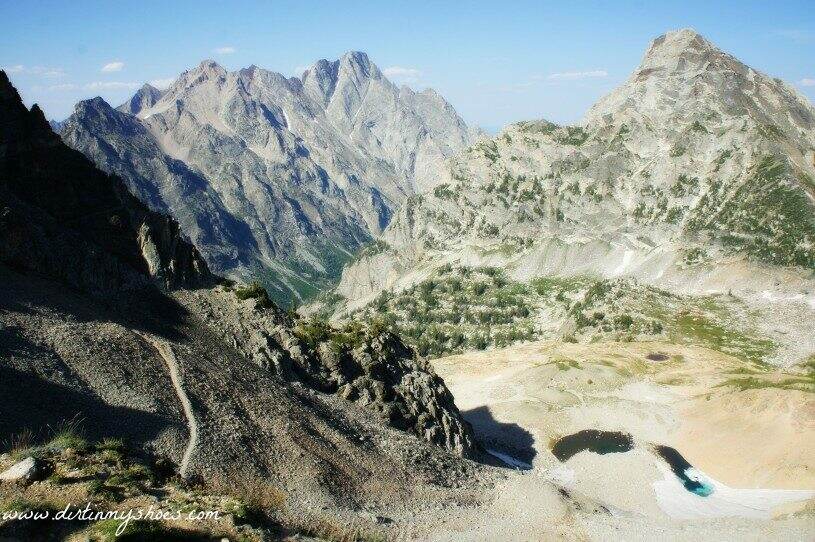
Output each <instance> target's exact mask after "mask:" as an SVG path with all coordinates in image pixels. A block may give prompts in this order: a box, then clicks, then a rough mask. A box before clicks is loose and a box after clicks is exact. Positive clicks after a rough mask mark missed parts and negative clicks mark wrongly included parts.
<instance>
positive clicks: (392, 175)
mask: <svg viewBox="0 0 815 542" xmlns="http://www.w3.org/2000/svg"><path fill="white" fill-rule="evenodd" d="M55 128H57V129H59V131H60V134H61V136H62V138H63V140H64V141H65V142H66V143H67V144H68V145H70V146H71V147H73V148H75V149H77V150H80V151H81V152H83V153H84V154H85V155H86V156H88V158H90V159H91V160H92V161H93V162H95V163H96V164H97V165H98V166H99V167H100V168H101V169H103V170H104V171H107V172H111V173H116V174H118V175H120V176H121V177H122V178H123V179H124V180H125V181H126V183H127V185H128V186H129V188H130V189H131V191H133V193H134V194H136V195H137V196H138V197H139V198H140V199H142V200H143V201H145V202H146V203H147V204H148V205H149V206H150V207H151V208H153V209H155V210H158V211H162V212H167V213H169V214H171V215H172V216H174V217H175V218H176V219H177V220H178V221H179V223H180V224H181V228H182V230H183V231H184V233H185V234H186V235H188V236H189V237H190V238H191V239H192V240H193V241H194V242H195V244H196V245H197V246H198V247H200V249H201V252H202V254H203V255H204V257H205V258H206V260H207V262H208V263H209V265H210V267H212V268H213V270H215V271H216V272H219V273H223V274H226V275H228V276H232V277H234V278H239V279H241V280H244V281H250V280H259V281H260V282H262V283H264V284H265V285H266V286H267V287H268V288H269V290H270V293H271V294H272V296H273V297H274V298H275V299H277V300H279V301H283V302H288V301H289V300H291V299H295V300H302V299H305V298H308V297H310V296H313V295H314V294H315V293H316V292H318V291H319V290H320V289H322V288H324V287H325V286H327V285H330V284H331V283H332V282H333V281H334V280H336V279H337V278H338V276H339V273H340V270H341V268H342V266H343V264H344V263H345V262H347V261H348V260H349V259H351V257H352V256H353V255H354V254H355V253H356V252H357V251H358V250H359V248H360V247H361V246H363V245H365V244H366V243H368V242H369V241H370V240H371V239H372V238H373V237H374V236H376V235H378V234H379V233H381V231H382V230H383V229H384V228H385V227H386V226H387V225H388V223H389V222H390V219H391V216H392V215H393V213H394V211H395V210H396V208H397V207H398V206H399V204H400V203H401V202H402V201H404V200H405V198H407V197H408V196H410V195H413V194H416V193H418V192H422V191H425V190H427V189H432V188H433V187H434V186H435V185H437V184H439V183H442V182H444V181H445V180H447V174H446V168H445V167H444V165H443V164H444V161H445V160H446V159H447V158H448V157H450V156H452V155H454V154H455V153H456V152H458V151H461V150H463V149H464V148H466V147H468V146H469V145H470V144H471V143H473V142H475V141H476V140H477V139H478V138H479V136H480V133H479V132H478V131H476V130H472V129H470V128H468V127H467V126H466V124H465V123H464V122H463V121H462V120H461V118H460V117H459V116H458V115H457V114H456V112H455V110H454V109H453V108H452V106H450V104H449V103H447V102H446V101H445V100H444V98H442V97H441V96H439V95H438V94H437V93H435V92H434V91H432V90H425V91H423V92H414V91H413V90H411V89H410V88H408V87H401V88H399V87H397V86H395V85H394V84H393V83H391V82H390V81H389V80H388V79H387V78H386V77H385V76H384V75H383V74H382V72H381V71H380V70H379V68H377V66H376V65H375V64H373V63H372V62H371V61H370V60H369V59H368V57H367V55H365V54H364V53H359V52H351V53H347V54H345V55H343V57H342V58H340V59H339V60H336V61H333V62H331V61H327V60H320V61H319V62H317V63H315V64H314V65H313V66H311V67H310V68H308V69H307V70H305V72H303V74H302V75H301V76H300V77H285V76H283V75H281V74H279V73H275V72H271V71H267V70H264V69H261V68H258V67H256V66H251V67H249V68H245V69H242V70H239V71H235V72H228V71H226V70H225V69H224V68H223V67H221V66H219V65H218V64H216V63H215V62H213V61H204V62H202V63H201V64H200V65H199V66H198V67H196V68H194V69H192V70H190V71H187V72H184V73H183V74H181V75H180V76H179V77H178V78H177V80H176V81H175V82H174V83H173V84H172V85H171V86H170V87H169V88H168V89H167V90H163V91H162V90H158V89H156V88H153V87H151V86H150V85H145V86H144V87H142V88H141V89H140V90H139V91H138V92H137V93H136V94H135V95H134V96H133V97H132V98H131V99H130V100H128V101H127V102H126V103H124V104H122V105H120V106H119V107H117V108H116V109H114V108H112V107H110V106H109V105H108V104H107V103H105V102H104V101H103V100H102V99H101V98H96V99H92V100H86V101H83V102H80V103H79V104H77V106H76V109H75V111H74V113H73V114H72V115H71V116H70V117H69V118H68V119H67V120H66V121H65V122H64V123H61V124H58V125H56V126H55Z"/></svg>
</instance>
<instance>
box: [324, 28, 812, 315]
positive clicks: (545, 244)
mask: <svg viewBox="0 0 815 542" xmlns="http://www.w3.org/2000/svg"><path fill="white" fill-rule="evenodd" d="M449 168H450V176H451V177H452V179H453V180H452V181H450V182H445V183H441V184H439V185H438V186H436V187H435V188H434V189H433V190H430V191H429V192H427V193H424V194H420V195H417V196H412V197H410V198H409V199H408V200H407V201H406V202H405V203H404V204H403V205H402V207H401V208H400V209H399V211H398V212H397V214H396V215H395V217H394V218H393V220H392V221H391V223H390V224H389V226H388V228H387V229H386V230H385V231H384V232H383V234H382V235H381V236H380V241H381V242H380V244H379V249H378V250H377V251H372V252H371V253H370V254H368V255H367V256H366V257H364V258H362V259H361V260H360V261H359V262H357V263H356V264H354V265H350V266H348V267H347V268H346V269H345V271H344V273H343V277H342V280H341V282H340V285H339V287H338V288H337V290H336V292H337V293H338V294H340V295H342V296H343V297H344V298H346V300H347V304H348V306H350V307H351V308H353V307H359V306H361V305H363V304H364V303H366V302H368V301H370V300H371V299H372V298H373V297H374V295H375V294H377V293H378V292H381V291H383V290H384V289H389V288H394V289H396V290H399V289H403V288H405V287H407V286H409V285H410V284H414V283H416V282H417V281H421V280H423V279H424V278H426V277H427V276H429V275H430V274H431V273H432V270H433V269H434V268H436V267H438V266H440V265H443V264H446V263H453V264H456V263H461V264H465V265H496V266H499V267H503V268H505V269H506V271H507V272H508V274H509V275H510V276H511V278H513V279H515V280H521V281H528V280H530V279H531V278H534V277H537V276H547V275H560V276H574V275H590V276H599V277H612V278H613V277H634V278H637V279H640V280H644V281H646V282H650V283H652V284H657V285H659V286H661V287H666V288H668V289H674V290H680V291H696V292H701V291H720V292H721V291H724V292H727V291H728V290H731V289H732V291H734V292H735V291H740V292H744V291H747V290H752V291H753V292H754V293H755V292H756V291H759V292H760V291H762V290H764V289H769V290H773V291H774V290H775V287H776V286H777V285H778V283H779V276H781V275H784V277H785V278H784V280H781V281H780V283H781V284H782V286H783V288H782V289H784V288H788V289H790V290H795V292H797V293H794V292H793V293H792V294H790V292H785V293H783V295H788V294H790V295H799V294H800V295H804V296H805V297H806V296H807V294H806V293H804V294H801V292H806V291H807V284H809V282H807V281H808V280H810V279H807V277H811V273H812V270H813V269H815V203H814V202H815V180H813V179H815V109H813V107H812V105H811V104H810V103H809V102H808V101H807V99H806V98H805V97H803V96H802V95H800V94H799V93H798V92H796V91H795V90H794V89H793V88H792V87H790V86H788V85H786V84H785V83H783V82H782V81H780V80H778V79H773V78H770V77H768V76H766V75H763V74H761V73H759V72H757V71H755V70H753V69H752V68H749V67H748V66H745V65H744V64H742V63H741V62H739V61H738V60H737V59H735V58H734V57H732V56H731V55H728V54H727V53H724V52H722V51H720V50H719V49H717V48H716V47H715V46H714V45H713V44H711V43H710V42H708V41H707V40H705V39H704V38H703V37H701V36H700V35H698V34H697V33H695V32H693V31H692V30H680V31H676V32H669V33H668V34H666V35H664V36H661V37H659V38H657V39H656V40H654V42H653V43H652V44H651V46H650V47H649V49H648V51H647V52H646V54H645V56H644V58H643V61H642V63H641V65H640V66H639V67H638V68H637V69H636V70H635V71H634V73H633V74H632V75H631V77H630V78H629V79H628V80H627V81H626V82H625V83H624V84H623V85H622V86H621V87H620V88H618V89H616V90H615V91H613V92H612V93H611V94H610V95H608V96H606V97H605V98H603V99H602V100H600V101H599V102H598V103H597V104H596V105H595V106H594V107H592V108H591V110H590V111H589V112H588V114H587V115H586V117H585V119H584V120H583V122H582V123H581V124H579V125H577V126H557V125H555V124H552V123H549V122H546V121H534V122H521V123H518V124H515V125H511V126H509V127H507V128H506V129H505V130H504V131H503V132H502V133H501V134H500V135H499V136H498V137H496V138H494V139H493V140H491V141H484V142H481V143H479V144H476V145H474V146H473V147H471V148H470V149H468V150H467V151H466V152H463V153H461V154H460V155H458V156H456V157H454V158H453V159H452V160H451V161H450V163H449ZM779 273H780V274H781V275H779ZM799 290H800V291H799ZM779 295H781V294H779Z"/></svg>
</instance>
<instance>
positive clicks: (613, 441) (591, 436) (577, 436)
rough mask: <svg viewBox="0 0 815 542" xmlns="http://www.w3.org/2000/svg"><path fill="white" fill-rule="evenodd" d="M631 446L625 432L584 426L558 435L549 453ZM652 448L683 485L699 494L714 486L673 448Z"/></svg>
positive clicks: (565, 456)
mask: <svg viewBox="0 0 815 542" xmlns="http://www.w3.org/2000/svg"><path fill="white" fill-rule="evenodd" d="M633 447H634V439H633V438H631V435H629V434H628V433H622V432H620V431H598V430H597V429H584V430H583V431H578V432H577V433H572V434H571V435H566V436H565V437H563V438H561V439H558V440H557V442H555V444H554V445H553V446H552V453H553V454H554V456H555V457H557V458H558V460H559V461H568V460H569V458H570V457H572V456H573V455H575V454H578V453H580V452H582V451H583V450H588V451H590V452H594V453H596V454H614V453H622V452H628V451H630V450H631V449H632V448H633ZM653 450H654V452H656V454H657V455H659V456H660V457H661V458H662V459H663V460H664V461H665V462H666V463H667V464H668V466H669V467H670V469H671V472H673V473H674V474H675V475H676V477H677V478H679V479H680V480H681V481H682V484H683V485H684V486H685V489H687V490H688V491H690V492H692V493H695V494H697V495H699V496H701V497H707V496H708V495H710V494H711V493H713V486H711V485H710V484H706V483H705V482H702V481H699V480H696V479H694V477H692V476H693V465H691V464H690V463H688V461H687V460H686V459H685V458H684V457H682V454H680V453H679V451H677V450H676V449H675V448H671V447H670V446H663V445H659V444H658V445H654V446H653Z"/></svg>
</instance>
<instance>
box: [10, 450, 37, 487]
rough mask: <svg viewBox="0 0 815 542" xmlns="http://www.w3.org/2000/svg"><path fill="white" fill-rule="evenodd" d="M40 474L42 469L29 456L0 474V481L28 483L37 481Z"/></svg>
mask: <svg viewBox="0 0 815 542" xmlns="http://www.w3.org/2000/svg"><path fill="white" fill-rule="evenodd" d="M41 472H42V467H41V466H40V464H39V462H38V461H37V460H36V459H34V458H33V457H30V456H29V457H26V458H25V459H23V460H22V461H20V462H18V463H15V464H14V465H12V466H11V467H9V468H8V469H6V470H4V471H3V472H2V473H0V480H2V481H4V482H24V483H29V482H33V481H35V480H37V478H39V475H40V474H41Z"/></svg>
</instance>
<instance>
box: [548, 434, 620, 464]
mask: <svg viewBox="0 0 815 542" xmlns="http://www.w3.org/2000/svg"><path fill="white" fill-rule="evenodd" d="M633 447H634V439H632V438H631V435H629V434H628V433H621V432H619V431H598V430H596V429H584V430H583V431H578V432H577V433H572V434H571V435H566V436H565V437H563V438H561V439H558V441H557V442H555V444H554V446H552V453H553V454H554V455H555V457H557V458H558V460H560V461H567V460H568V459H569V458H570V457H572V456H573V455H575V454H577V453H580V452H582V451H583V450H588V451H590V452H594V453H596V454H613V453H621V452H627V451H629V450H631V448H633Z"/></svg>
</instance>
